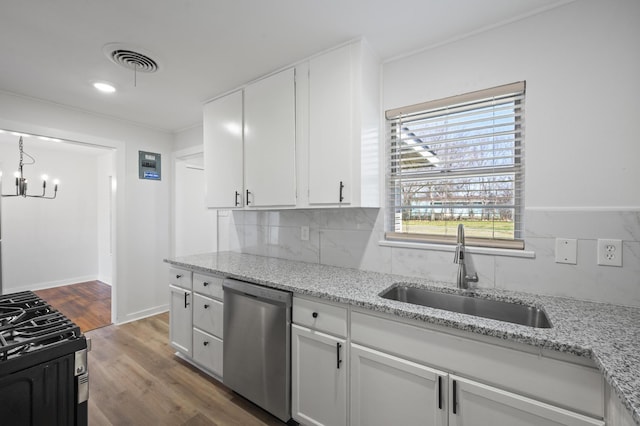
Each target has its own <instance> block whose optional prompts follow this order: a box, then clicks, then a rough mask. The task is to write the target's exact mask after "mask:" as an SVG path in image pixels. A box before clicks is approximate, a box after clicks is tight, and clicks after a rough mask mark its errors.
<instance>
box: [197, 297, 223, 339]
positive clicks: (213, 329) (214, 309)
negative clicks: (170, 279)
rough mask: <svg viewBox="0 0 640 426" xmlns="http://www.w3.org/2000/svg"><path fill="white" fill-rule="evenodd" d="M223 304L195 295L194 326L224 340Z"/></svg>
mask: <svg viewBox="0 0 640 426" xmlns="http://www.w3.org/2000/svg"><path fill="white" fill-rule="evenodd" d="M222 319H223V305H222V302H220V301H218V300H215V299H211V298H209V297H205V296H202V295H200V294H198V293H194V294H193V326H194V327H198V328H199V329H201V330H204V331H206V332H207V333H210V334H213V335H214V336H217V337H220V338H222Z"/></svg>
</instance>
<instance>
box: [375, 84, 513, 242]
mask: <svg viewBox="0 0 640 426" xmlns="http://www.w3.org/2000/svg"><path fill="white" fill-rule="evenodd" d="M525 93H526V83H525V82H524V81H520V82H516V83H512V84H507V85H503V86H497V87H493V88H490V89H485V90H479V91H475V92H470V93H465V94H462V95H456V96H452V97H448V98H444V99H438V100H434V101H429V102H423V103H419V104H415V105H410V106H407V107H402V108H396V109H391V110H388V111H386V112H385V118H386V128H387V137H386V165H387V168H386V172H387V173H386V179H385V207H386V211H387V215H388V217H387V221H386V229H387V230H388V231H387V232H385V240H387V241H403V242H410V243H437V244H452V243H455V242H456V241H455V236H454V235H439V234H427V233H411V232H395V229H396V226H395V221H396V212H397V210H398V209H400V210H401V211H402V209H403V207H405V206H403V205H402V201H400V203H401V204H400V205H398V202H397V201H396V199H397V196H398V192H397V189H394V187H397V185H398V184H395V183H393V181H394V180H396V179H400V181H401V182H402V179H401V178H399V177H398V176H397V175H394V173H393V168H394V164H395V167H397V166H398V165H399V164H400V162H399V160H397V159H396V160H395V161H396V162H395V163H394V159H393V158H392V157H393V156H394V154H397V150H402V148H398V147H397V145H396V144H398V142H397V141H395V142H394V140H393V138H394V136H392V134H391V127H392V125H393V123H394V122H396V123H399V125H400V126H401V123H402V120H403V119H404V118H411V117H416V116H421V115H429V114H437V112H438V111H439V110H442V111H448V109H450V108H451V109H457V108H460V107H462V108H466V111H473V110H474V107H473V105H474V104H478V103H480V102H483V101H486V102H489V101H491V100H495V99H504V98H508V97H510V96H512V97H513V99H514V102H516V105H514V107H513V111H514V117H515V119H514V130H513V132H512V133H513V135H514V146H513V148H512V150H513V159H514V160H513V163H514V165H513V166H512V167H511V169H513V174H514V178H513V179H514V183H513V189H512V191H513V198H514V204H513V206H512V208H513V224H514V231H513V232H514V233H513V239H502V238H494V237H491V238H488V237H472V236H468V237H467V238H466V242H467V244H469V245H472V246H477V247H490V248H501V249H516V250H523V249H524V183H525V182H524V173H525V168H524V148H525V145H524V122H525V117H524V108H525ZM478 109H479V107H478V108H476V110H478ZM446 114H448V113H442V115H443V116H444V115H446ZM496 127H497V125H496ZM493 133H495V132H492V134H493ZM400 137H402V136H400ZM496 169H497V168H496ZM454 171H455V169H454ZM456 173H457V171H456ZM470 174H471V175H472V174H473V173H470ZM463 175H464V174H463ZM489 176H490V175H489ZM429 179H433V180H434V181H438V180H437V178H429ZM442 180H445V178H444V176H443V179H442ZM400 185H402V183H400ZM400 199H402V197H401V196H400ZM451 208H454V207H451ZM456 223H458V222H456ZM463 223H464V222H463ZM467 232H468V231H467ZM467 235H469V234H467Z"/></svg>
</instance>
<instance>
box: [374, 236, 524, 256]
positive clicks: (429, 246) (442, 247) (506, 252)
mask: <svg viewBox="0 0 640 426" xmlns="http://www.w3.org/2000/svg"><path fill="white" fill-rule="evenodd" d="M378 245H380V246H384V247H401V248H411V249H420V250H435V251H448V252H451V253H453V252H454V251H455V250H456V246H455V244H434V243H413V242H407V241H389V240H382V241H378ZM465 251H466V252H467V253H472V254H488V255H492V256H505V257H521V258H527V259H534V258H535V257H536V253H535V252H534V251H530V250H510V249H502V248H491V247H474V246H468V245H467V246H465Z"/></svg>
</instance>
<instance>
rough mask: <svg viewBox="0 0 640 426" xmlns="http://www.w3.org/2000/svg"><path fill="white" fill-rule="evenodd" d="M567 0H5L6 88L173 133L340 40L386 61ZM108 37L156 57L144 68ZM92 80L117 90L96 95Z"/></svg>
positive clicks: (1, 75) (2, 75)
mask: <svg viewBox="0 0 640 426" xmlns="http://www.w3.org/2000/svg"><path fill="white" fill-rule="evenodd" d="M566 2H567V1H566V0H393V1H390V0H227V1H221V0H108V1H107V0H56V1H51V0H28V1H25V0H2V6H1V7H0V58H2V59H1V61H2V62H1V63H2V66H1V67H0V90H2V91H6V92H11V93H16V94H19V95H24V96H28V97H33V98H39V99H44V100H47V101H50V102H55V103H58V104H62V105H67V106H71V107H74V108H80V109H83V110H88V111H92V112H95V113H98V114H103V115H107V116H112V117H117V118H120V119H124V120H128V121H133V122H136V123H140V124H143V125H146V126H150V127H153V128H157V129H161V130H166V131H179V130H181V129H184V128H187V127H189V126H192V125H194V124H197V123H199V122H200V121H201V109H202V103H203V102H204V101H206V100H207V99H210V98H213V97H215V96H216V95H219V94H221V93H224V92H226V91H228V90H231V89H233V88H235V87H238V86H240V85H242V84H243V83H245V82H248V81H251V80H253V79H255V78H258V77H260V76H261V75H264V74H266V73H269V72H271V71H274V70H276V69H279V68H281V67H284V66H286V65H288V64H291V63H295V62H297V61H300V60H302V59H304V58H306V57H308V56H310V55H312V54H315V53H317V52H319V51H322V50H325V49H328V48H331V47H333V46H335V45H337V44H340V43H343V42H346V41H349V40H352V39H355V38H358V37H365V38H366V39H367V40H368V41H369V43H370V44H371V45H372V46H373V48H374V49H375V50H376V51H377V52H378V54H379V55H380V57H381V58H382V59H383V60H386V59H389V58H393V57H396V56H399V55H403V54H406V53H408V52H412V51H416V50H418V49H422V48H425V47H430V46H435V45H438V44H441V43H445V42H447V41H451V40H454V39H457V38H460V37H463V36H465V35H469V34H472V33H475V32H478V31H481V30H483V29H487V28H490V27H493V26H496V25H500V24H502V23H506V22H509V21H512V20H515V19H519V18H522V17H524V16H528V15H531V14H534V13H537V12H538V11H541V10H545V9H548V8H550V7H555V6H558V5H560V4H564V3H566ZM108 43H126V44H127V45H130V46H131V47H133V48H140V49H141V51H142V53H147V54H149V55H150V56H151V57H152V58H154V59H156V60H157V61H158V62H159V64H160V71H158V72H157V73H155V74H138V75H137V79H136V80H137V85H136V86H135V87H134V75H133V71H131V70H127V69H125V68H123V67H120V66H117V65H115V64H114V63H112V62H110V61H109V60H108V59H107V57H106V56H105V55H104V53H103V46H104V45H106V44H108ZM95 80H106V81H110V82H112V83H114V84H115V85H116V87H117V88H118V92H117V93H115V94H111V95H104V94H101V93H98V92H97V91H96V90H95V89H93V88H92V87H91V83H92V82H93V81H95Z"/></svg>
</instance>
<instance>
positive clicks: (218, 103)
mask: <svg viewBox="0 0 640 426" xmlns="http://www.w3.org/2000/svg"><path fill="white" fill-rule="evenodd" d="M203 127H204V135H203V136H204V168H205V176H206V205H207V207H210V208H237V207H242V206H243V205H244V194H243V189H244V185H243V173H242V171H243V167H242V161H243V160H242V152H243V148H242V145H243V141H242V91H237V92H234V93H231V94H230V95H226V96H224V97H222V98H218V99H216V100H214V101H211V102H209V103H207V104H206V105H205V106H204V117H203Z"/></svg>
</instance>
